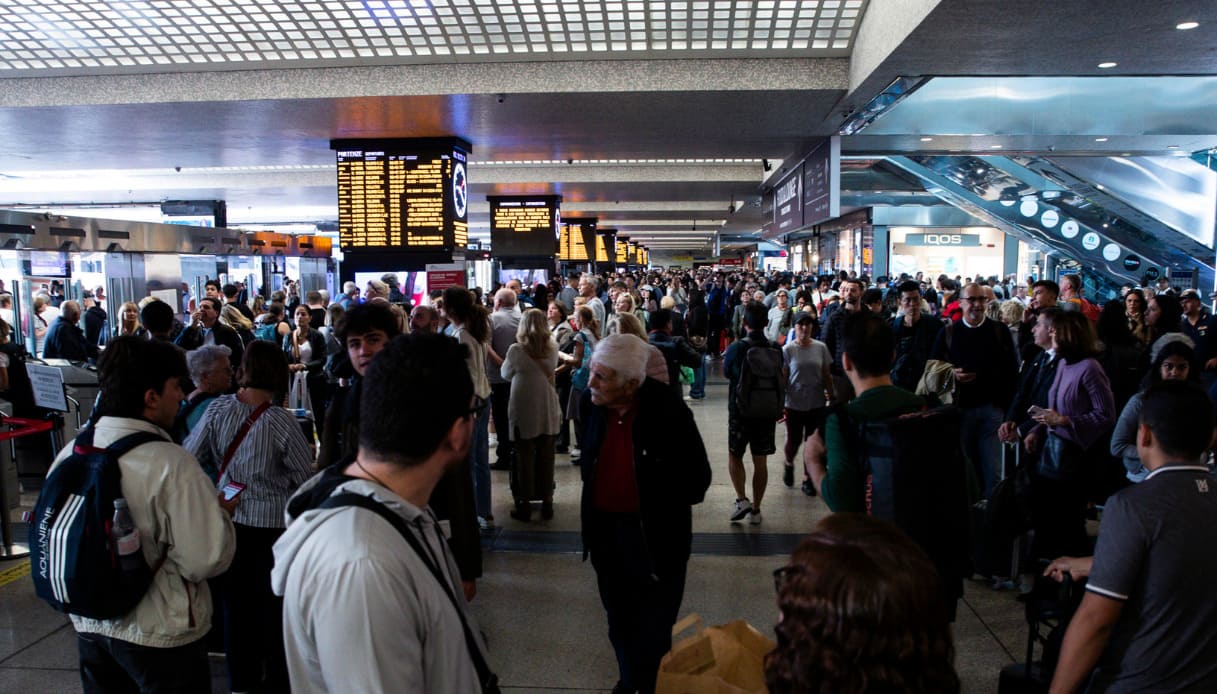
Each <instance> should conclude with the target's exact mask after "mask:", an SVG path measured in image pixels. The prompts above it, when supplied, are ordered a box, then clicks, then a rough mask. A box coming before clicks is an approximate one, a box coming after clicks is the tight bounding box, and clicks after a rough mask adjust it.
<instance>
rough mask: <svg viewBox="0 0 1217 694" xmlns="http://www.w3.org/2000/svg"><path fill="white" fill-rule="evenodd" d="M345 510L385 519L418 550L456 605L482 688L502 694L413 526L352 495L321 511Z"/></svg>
mask: <svg viewBox="0 0 1217 694" xmlns="http://www.w3.org/2000/svg"><path fill="white" fill-rule="evenodd" d="M344 506H357V507H359V508H362V509H365V510H367V511H371V512H372V513H375V514H376V515H378V516H380V517H381V518H383V519H385V520H386V521H388V522H389V524H390V525H392V526H393V528H394V529H395V530H397V532H398V533H399V534H400V535H401V536H402V538H404V539H405V541H406V544H408V545H410V548H411V549H413V550H414V553H415V554H417V555H418V558H419V559H420V560H421V561H422V563H423V564H425V565H426V566H427V569H428V570H430V571H431V575H432V576H434V577H435V580H436V581H437V582H438V583H439V584H440V587H441V588H443V589H444V594H445V595H447V596H448V600H449V601H450V602H451V603H452V608H453V609H455V610H456V615H457V617H459V618H460V620H461V629H462V630H463V631H464V632H465V646H466V647H467V648H468V649H469V656H470V657H471V658H472V659H473V667H474V669H475V670H477V676H478V681H479V682H481V684H482V691H483V692H498V691H499V676H498V675H496V674H494V673H493V672H491V670H490V666H489V665H488V664H487V663H486V659H485V658H483V657H482V650H481V649H480V648H478V644H477V640H476V639H475V638H474V636H473V631H472V630H471V629H470V628H469V622H468V621H467V620H466V619H465V612H464V610H462V609H461V606H460V603H458V602H457V599H456V595H455V593H454V592H453V589H452V584H451V582H450V581H449V580H448V579H447V577H446V576H445V575H444V572H443V571H442V570H441V569H440V567H438V566H436V565H435V564H434V563H433V562H432V561H431V559H430V557H431V553H430V552H428V551H426V550H425V549H424V548H423V546H422V543H420V542H419V539H418V538H417V537H415V535H414V532H413V531H411V530H410V525H409V523H407V522H406V520H405V519H404V518H402V517H401V516H399V515H397V514H396V513H394V512H393V511H390V510H389V509H388V508H387V507H386V506H385V505H384V504H382V503H380V502H378V501H376V500H375V499H372V498H371V497H368V496H364V495H362V494H354V493H351V492H343V493H341V494H335V495H334V496H331V497H329V498H328V499H326V500H325V501H323V502H321V504H320V505H318V506H317V508H342V507H344Z"/></svg>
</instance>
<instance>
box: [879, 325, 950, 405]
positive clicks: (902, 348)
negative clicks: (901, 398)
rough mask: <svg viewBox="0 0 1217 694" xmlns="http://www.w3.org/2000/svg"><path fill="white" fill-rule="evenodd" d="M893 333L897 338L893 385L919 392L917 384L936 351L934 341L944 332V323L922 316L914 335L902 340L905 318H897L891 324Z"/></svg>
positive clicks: (915, 327)
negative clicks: (931, 353)
mask: <svg viewBox="0 0 1217 694" xmlns="http://www.w3.org/2000/svg"><path fill="white" fill-rule="evenodd" d="M891 326H892V333H893V334H894V335H895V337H896V359H895V360H894V361H893V362H892V383H894V384H895V385H897V386H900V387H901V388H904V389H905V390H908V391H915V390H917V382H918V381H920V380H921V374H922V373H924V372H925V363H926V362H927V361H929V359H930V351H931V350H932V349H934V341H935V340H937V339H938V333H939V332H941V331H942V321H940V320H938V319H937V318H933V317H931V316H926V315H922V316H921V318H920V319H918V320H917V322H916V323H915V324H914V325H913V330H912V335H911V336H909V335H905V336H904V337H905V338H908V339H906V340H904V341H902V339H901V337H902V336H901V334H900V333H901V331H902V330H903V329H904V317H903V316H897V317H896V318H893V319H892V322H891Z"/></svg>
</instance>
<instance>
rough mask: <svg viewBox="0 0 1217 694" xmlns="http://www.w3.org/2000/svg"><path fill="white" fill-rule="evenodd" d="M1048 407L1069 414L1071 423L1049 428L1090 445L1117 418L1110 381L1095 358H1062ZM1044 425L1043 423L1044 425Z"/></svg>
mask: <svg viewBox="0 0 1217 694" xmlns="http://www.w3.org/2000/svg"><path fill="white" fill-rule="evenodd" d="M1048 409H1050V410H1056V411H1057V412H1058V413H1060V414H1063V415H1065V416H1066V417H1068V418H1069V425H1068V426H1061V427H1050V428H1049V431H1051V432H1052V433H1053V434H1056V435H1057V436H1059V437H1061V438H1063V439H1066V440H1068V441H1072V442H1074V443H1076V444H1078V445H1080V446H1081V447H1082V448H1085V449H1089V448H1090V447H1091V446H1092V445H1094V443H1095V442H1096V441H1098V440H1099V438H1100V437H1101V436H1103V434H1105V433H1107V432H1108V431H1110V430H1111V427H1112V425H1113V424H1115V421H1116V414H1117V413H1116V403H1115V398H1114V397H1112V394H1111V383H1110V382H1109V381H1108V380H1107V374H1105V373H1103V367H1102V366H1100V365H1099V362H1098V361H1097V360H1095V359H1082V360H1081V361H1078V362H1077V363H1074V364H1069V363H1066V362H1065V361H1061V363H1060V365H1058V366H1057V369H1056V378H1055V379H1054V380H1053V381H1052V390H1050V391H1049V392H1048ZM1041 426H1042V425H1041Z"/></svg>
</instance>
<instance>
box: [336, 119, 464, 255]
mask: <svg viewBox="0 0 1217 694" xmlns="http://www.w3.org/2000/svg"><path fill="white" fill-rule="evenodd" d="M330 147H331V148H332V149H334V150H335V152H336V154H337V159H338V243H339V247H340V248H341V249H342V251H343V252H344V253H345V252H349V251H359V250H364V249H367V250H375V251H380V250H387V249H392V250H397V251H425V252H435V251H447V252H452V251H455V250H456V249H458V248H459V249H461V250H462V251H463V250H464V248H465V247H466V246H467V245H468V243H469V216H468V214H469V181H468V175H467V170H466V160H467V157H468V154H469V152H470V150H471V149H472V148H471V147H470V145H469V143H468V142H466V141H464V140H462V139H460V138H455V137H447V138H425V139H397V140H332V141H331V142H330Z"/></svg>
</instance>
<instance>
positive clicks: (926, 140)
mask: <svg viewBox="0 0 1217 694" xmlns="http://www.w3.org/2000/svg"><path fill="white" fill-rule="evenodd" d="M933 139H934V138H932V137H923V138H921V141H922V142H930V141H932V140H933Z"/></svg>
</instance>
